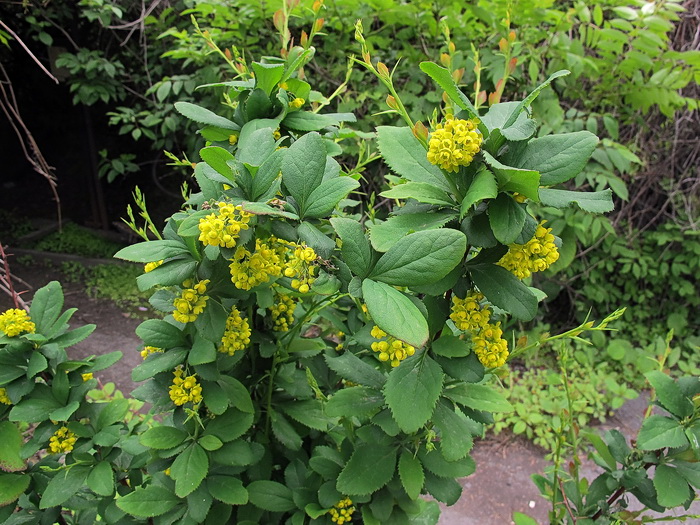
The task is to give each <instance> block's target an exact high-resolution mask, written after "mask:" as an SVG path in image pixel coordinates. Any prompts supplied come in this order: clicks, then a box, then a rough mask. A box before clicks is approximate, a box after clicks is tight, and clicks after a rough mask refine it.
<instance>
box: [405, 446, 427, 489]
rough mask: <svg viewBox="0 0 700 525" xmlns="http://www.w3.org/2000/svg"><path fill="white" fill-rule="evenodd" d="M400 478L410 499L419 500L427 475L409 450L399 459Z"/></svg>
mask: <svg viewBox="0 0 700 525" xmlns="http://www.w3.org/2000/svg"><path fill="white" fill-rule="evenodd" d="M399 478H401V484H402V485H403V488H404V490H405V491H406V494H408V497H409V498H411V499H417V498H418V496H420V492H421V490H422V489H423V483H425V474H424V473H423V465H421V462H420V461H419V460H418V459H417V458H415V457H413V454H411V453H410V452H408V451H407V450H404V451H403V452H401V457H400V458H399Z"/></svg>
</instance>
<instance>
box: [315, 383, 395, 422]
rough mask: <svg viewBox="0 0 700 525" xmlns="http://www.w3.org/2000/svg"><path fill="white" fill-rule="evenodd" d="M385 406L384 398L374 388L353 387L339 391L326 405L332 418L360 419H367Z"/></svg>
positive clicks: (327, 411) (327, 412)
mask: <svg viewBox="0 0 700 525" xmlns="http://www.w3.org/2000/svg"><path fill="white" fill-rule="evenodd" d="M383 406H384V398H383V397H382V395H381V394H380V393H379V392H378V391H376V390H375V389H373V388H369V387H366V386H353V387H350V388H343V389H342V390H338V391H337V392H336V393H335V394H333V396H332V397H331V398H330V399H329V400H328V403H326V414H327V415H329V416H330V417H359V418H361V419H365V418H368V417H371V416H373V415H374V414H376V413H377V412H378V411H379V409H380V408H381V407H383Z"/></svg>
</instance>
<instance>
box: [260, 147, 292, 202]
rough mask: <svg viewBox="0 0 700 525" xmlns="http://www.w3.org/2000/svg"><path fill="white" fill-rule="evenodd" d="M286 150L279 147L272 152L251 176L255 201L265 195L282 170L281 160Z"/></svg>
mask: <svg viewBox="0 0 700 525" xmlns="http://www.w3.org/2000/svg"><path fill="white" fill-rule="evenodd" d="M286 151H287V150H285V149H280V150H277V151H275V152H273V153H272V154H271V155H270V156H269V157H267V159H265V162H263V163H262V165H261V166H260V169H258V171H257V172H256V173H255V176H254V177H253V187H252V195H251V197H252V199H253V200H255V201H257V200H259V199H260V198H261V197H262V196H263V195H265V194H266V193H267V192H268V191H269V189H270V188H271V187H272V186H273V184H274V183H275V181H276V180H277V179H278V177H279V176H280V173H281V171H282V160H283V159H284V154H285V152H286Z"/></svg>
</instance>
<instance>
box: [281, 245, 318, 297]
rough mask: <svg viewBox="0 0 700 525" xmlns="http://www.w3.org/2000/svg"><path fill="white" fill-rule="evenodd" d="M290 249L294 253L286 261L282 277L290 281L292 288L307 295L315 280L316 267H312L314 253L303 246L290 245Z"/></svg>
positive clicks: (314, 259)
mask: <svg viewBox="0 0 700 525" xmlns="http://www.w3.org/2000/svg"><path fill="white" fill-rule="evenodd" d="M291 247H292V248H293V249H294V252H293V253H292V255H291V256H290V257H289V259H288V261H287V267H286V268H285V269H284V275H285V276H286V277H290V278H291V279H292V288H294V289H295V290H299V291H300V292H301V293H307V292H308V291H309V288H310V287H311V285H312V284H313V282H314V281H315V280H316V279H315V278H314V276H315V274H316V266H314V265H313V263H314V261H316V257H317V255H316V252H315V251H314V249H313V248H310V247H308V246H305V245H303V244H294V243H291Z"/></svg>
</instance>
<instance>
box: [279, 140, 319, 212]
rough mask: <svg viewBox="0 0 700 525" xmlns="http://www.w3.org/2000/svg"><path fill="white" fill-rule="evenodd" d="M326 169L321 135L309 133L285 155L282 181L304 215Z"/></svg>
mask: <svg viewBox="0 0 700 525" xmlns="http://www.w3.org/2000/svg"><path fill="white" fill-rule="evenodd" d="M325 167H326V146H325V145H324V143H323V139H322V138H321V135H319V134H318V133H308V134H307V135H304V136H303V137H301V138H300V139H299V140H297V141H296V142H295V143H294V144H292V145H291V146H290V147H289V149H288V150H287V153H286V154H285V158H284V164H283V165H282V181H283V182H284V185H285V186H286V187H287V189H288V190H289V193H290V194H291V195H292V197H294V200H296V201H297V204H298V205H299V209H300V210H301V212H302V213H303V212H304V210H306V208H307V205H308V203H309V196H310V195H311V193H312V192H313V191H314V190H315V189H316V188H318V187H319V186H320V185H321V181H322V179H323V173H324V171H325Z"/></svg>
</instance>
